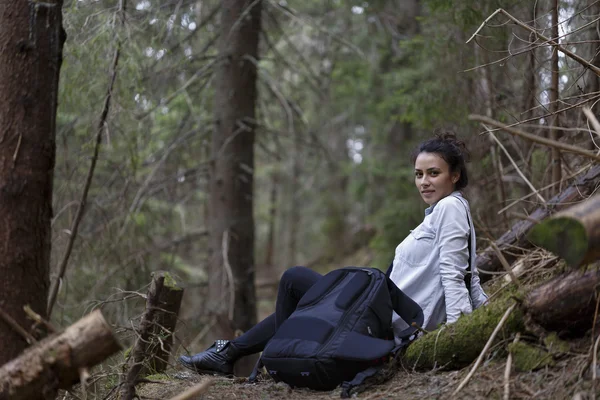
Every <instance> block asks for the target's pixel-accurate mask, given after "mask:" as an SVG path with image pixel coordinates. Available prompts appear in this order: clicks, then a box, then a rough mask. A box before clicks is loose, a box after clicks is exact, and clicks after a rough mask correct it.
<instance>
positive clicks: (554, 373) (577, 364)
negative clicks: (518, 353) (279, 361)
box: [138, 337, 600, 400]
mask: <svg viewBox="0 0 600 400" xmlns="http://www.w3.org/2000/svg"><path fill="white" fill-rule="evenodd" d="M590 340H591V339H590V337H587V338H582V339H579V340H577V341H572V342H570V345H571V350H570V352H569V353H567V354H566V355H565V356H564V357H563V358H562V359H560V360H557V361H556V362H555V364H554V365H553V366H548V367H545V368H543V369H540V370H537V371H534V372H531V371H530V372H516V371H514V369H513V371H512V372H511V375H510V388H509V397H508V398H510V399H577V400H585V399H592V398H597V397H596V396H595V395H594V388H593V387H592V376H591V375H592V372H591V371H590V368H588V365H589V362H588V360H589V358H590V357H589V355H590V354H591V352H590V350H591V343H590ZM497 347H498V348H500V346H497ZM506 360H507V357H506V354H500V352H498V353H494V352H492V353H491V355H490V357H489V358H488V360H487V361H486V362H485V363H484V364H483V365H482V366H481V367H480V368H478V369H477V371H476V372H475V374H474V375H473V377H472V378H471V380H470V381H469V383H468V384H467V385H466V386H465V387H464V388H463V389H462V390H461V391H460V392H459V393H458V394H457V395H456V396H454V397H453V396H452V394H453V392H454V391H455V390H456V389H457V387H458V386H459V385H460V382H461V381H462V380H463V379H464V377H465V376H466V375H467V374H468V372H469V370H470V368H471V367H468V368H465V369H462V370H459V371H439V370H437V371H426V372H414V371H410V370H407V369H406V368H399V369H398V371H397V372H396V374H395V376H394V377H393V378H392V379H390V380H389V381H387V382H385V383H383V384H380V385H375V386H371V387H369V388H368V389H367V390H366V391H364V392H362V393H359V394H357V395H355V396H354V397H355V398H359V399H442V398H456V399H502V398H505V397H504V393H505V369H506ZM589 361H591V360H589ZM597 375H600V371H598V373H597ZM161 377H162V379H165V380H164V381H161V383H146V384H143V385H141V386H139V388H138V394H139V395H140V396H141V398H143V399H144V398H145V399H170V398H171V397H173V396H175V395H177V394H179V393H181V392H183V391H184V390H186V389H187V388H189V387H192V386H194V385H196V384H198V383H200V382H202V381H203V380H204V379H212V380H213V383H212V385H211V386H210V387H209V389H208V390H207V391H206V392H205V393H204V394H202V395H199V396H196V397H192V398H193V399H207V400H225V399H290V400H300V399H334V398H340V393H341V392H340V389H336V390H333V391H329V392H316V391H311V390H307V389H291V388H289V387H288V386H287V385H285V384H283V383H275V382H273V381H272V380H270V378H266V379H265V380H264V381H262V382H259V383H257V384H248V383H246V380H245V378H233V379H228V378H222V377H212V378H207V377H205V376H199V375H196V374H192V373H189V372H188V371H187V370H183V369H176V370H172V371H170V372H168V373H167V374H166V375H163V376H161ZM150 379H152V378H150ZM598 391H599V392H600V388H598Z"/></svg>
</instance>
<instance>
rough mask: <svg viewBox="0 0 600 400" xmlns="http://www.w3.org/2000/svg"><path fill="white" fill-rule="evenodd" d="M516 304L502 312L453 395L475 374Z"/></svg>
mask: <svg viewBox="0 0 600 400" xmlns="http://www.w3.org/2000/svg"><path fill="white" fill-rule="evenodd" d="M516 306H517V303H513V305H511V306H510V307H508V309H507V310H506V312H505V313H504V315H503V316H502V318H501V319H500V322H498V325H496V328H495V329H494V331H493V332H492V334H491V335H490V338H489V339H488V341H487V343H486V344H485V346H484V347H483V350H481V353H480V354H479V357H477V361H475V365H473V368H471V371H469V374H468V375H467V376H466V378H465V379H464V380H463V381H462V382H461V383H460V385H459V386H458V388H456V390H455V391H454V393H452V395H453V396H456V395H457V394H458V392H460V391H461V390H462V388H464V387H465V386H466V385H467V383H468V382H469V380H470V379H471V377H472V376H473V375H474V374H475V371H477V368H479V364H481V361H483V358H484V357H485V354H486V353H487V351H488V350H489V348H490V347H491V345H492V343H493V342H494V339H495V338H496V335H498V332H500V329H502V325H504V323H505V322H506V320H507V319H508V317H509V316H510V313H511V312H512V311H513V310H514V309H515V307H516Z"/></svg>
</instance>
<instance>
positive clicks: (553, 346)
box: [544, 332, 571, 355]
mask: <svg viewBox="0 0 600 400" xmlns="http://www.w3.org/2000/svg"><path fill="white" fill-rule="evenodd" d="M544 344H545V345H546V349H548V351H549V352H550V353H551V354H553V355H555V354H561V353H568V352H569V351H570V350H571V345H570V344H569V343H568V342H565V341H564V340H560V339H559V338H558V335H557V334H556V333H555V332H552V333H551V334H549V335H548V336H546V337H545V338H544Z"/></svg>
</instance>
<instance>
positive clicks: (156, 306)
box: [119, 272, 183, 400]
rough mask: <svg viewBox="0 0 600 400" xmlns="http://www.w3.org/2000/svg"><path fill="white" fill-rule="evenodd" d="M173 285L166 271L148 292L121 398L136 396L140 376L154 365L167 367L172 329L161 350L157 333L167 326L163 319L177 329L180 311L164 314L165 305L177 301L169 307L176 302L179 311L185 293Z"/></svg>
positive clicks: (154, 366)
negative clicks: (175, 325)
mask: <svg viewBox="0 0 600 400" xmlns="http://www.w3.org/2000/svg"><path fill="white" fill-rule="evenodd" d="M173 286H175V285H174V282H173V279H172V278H171V277H170V276H169V274H167V273H164V272H157V273H155V274H154V276H153V278H152V283H151V284H150V288H149V289H148V293H147V295H146V310H145V311H144V314H143V315H142V320H141V322H140V325H139V326H138V328H137V329H136V335H137V337H136V340H135V343H134V345H133V347H132V349H131V352H130V353H129V356H128V357H127V364H126V368H127V372H126V374H125V376H124V379H123V381H122V382H121V383H122V384H121V390H120V395H119V398H120V399H121V400H131V399H133V398H134V397H136V392H135V385H136V384H137V382H138V380H139V378H140V377H142V376H144V375H145V374H147V373H148V372H149V371H151V370H152V369H153V368H160V366H161V365H164V366H165V367H166V364H167V361H168V358H169V350H170V348H171V344H172V331H169V335H168V336H167V337H165V338H164V342H163V343H164V349H165V351H162V350H161V346H160V344H157V337H156V334H157V333H160V332H162V331H163V327H164V325H162V324H161V322H162V323H166V324H172V325H173V328H174V323H175V322H176V320H177V314H174V315H173V314H172V313H170V312H169V314H167V313H165V311H167V309H166V308H165V305H166V304H165V303H166V302H172V303H175V304H173V305H168V306H167V307H169V308H174V306H175V305H176V306H177V310H178V309H179V305H180V304H181V297H182V295H183V292H182V291H181V290H177V289H176V288H173ZM169 311H171V310H169ZM157 324H158V326H157ZM153 363H156V364H153ZM152 372H154V371H152ZM156 372H160V371H156Z"/></svg>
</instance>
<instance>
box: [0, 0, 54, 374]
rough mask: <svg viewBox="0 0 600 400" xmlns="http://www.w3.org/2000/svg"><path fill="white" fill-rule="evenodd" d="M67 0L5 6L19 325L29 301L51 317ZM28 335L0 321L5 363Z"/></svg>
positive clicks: (2, 250) (5, 127)
mask: <svg viewBox="0 0 600 400" xmlns="http://www.w3.org/2000/svg"><path fill="white" fill-rule="evenodd" d="M64 40H65V34H64V30H63V28H62V1H61V0H48V1H45V2H35V1H29V2H28V1H4V2H2V6H1V7H0V49H2V51H0V127H2V128H1V130H0V144H1V145H0V216H1V217H0V218H1V220H0V243H2V246H0V276H2V279H0V307H1V308H2V309H3V310H4V311H6V312H7V313H8V314H9V315H10V316H11V317H12V318H13V319H14V320H15V321H16V322H17V323H18V324H19V325H21V326H22V327H25V328H27V326H28V325H29V322H28V321H27V318H26V316H25V313H24V312H23V306H24V305H26V304H29V305H30V306H31V308H32V309H33V310H34V311H35V312H36V313H38V314H39V315H41V316H42V317H45V316H46V301H47V296H48V286H49V276H48V271H49V263H50V242H51V241H50V235H51V231H50V220H51V218H52V179H53V168H54V160H55V133H56V105H57V95H58V79H59V71H60V65H61V62H62V48H63V43H64ZM26 346H27V344H26V342H25V340H23V338H22V337H21V336H19V335H18V334H17V333H16V332H14V331H13V330H12V329H11V328H10V327H9V326H7V325H6V324H4V323H3V322H0V365H2V364H4V363H5V362H7V361H9V360H11V359H13V358H14V357H16V356H17V355H18V354H19V353H20V352H21V351H23V349H25V347H26Z"/></svg>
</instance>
